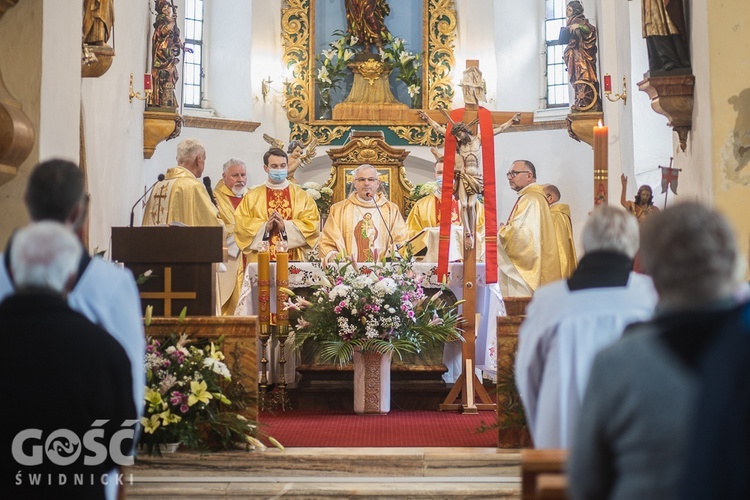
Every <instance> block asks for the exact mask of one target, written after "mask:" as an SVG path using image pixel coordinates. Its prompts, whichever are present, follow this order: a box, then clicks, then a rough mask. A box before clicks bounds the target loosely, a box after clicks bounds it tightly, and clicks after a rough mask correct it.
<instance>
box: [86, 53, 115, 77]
mask: <svg viewBox="0 0 750 500" xmlns="http://www.w3.org/2000/svg"><path fill="white" fill-rule="evenodd" d="M83 50H85V51H88V52H89V53H90V54H93V55H94V57H96V60H95V61H93V62H91V63H89V64H86V62H81V76H82V77H83V78H98V77H100V76H102V75H103V74H104V73H106V72H107V70H108V69H109V68H110V66H112V60H113V59H114V57H115V49H113V48H112V47H110V46H109V45H84V47H83ZM82 59H83V60H85V59H86V58H82Z"/></svg>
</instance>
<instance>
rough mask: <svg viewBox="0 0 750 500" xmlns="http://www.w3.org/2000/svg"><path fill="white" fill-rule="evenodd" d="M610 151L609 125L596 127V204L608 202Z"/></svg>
mask: <svg viewBox="0 0 750 500" xmlns="http://www.w3.org/2000/svg"><path fill="white" fill-rule="evenodd" d="M608 153H609V127H607V126H606V125H602V122H601V120H599V125H598V126H596V127H594V204H595V205H600V204H602V203H607V187H606V186H607V177H608V175H607V173H608V172H607V170H608V165H607V162H608Z"/></svg>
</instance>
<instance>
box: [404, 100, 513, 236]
mask: <svg viewBox="0 0 750 500" xmlns="http://www.w3.org/2000/svg"><path fill="white" fill-rule="evenodd" d="M440 111H441V112H442V113H443V114H444V115H445V117H446V118H447V119H448V121H450V122H451V124H452V127H451V134H452V135H453V136H454V137H455V138H456V146H457V148H456V159H455V167H454V168H455V170H454V171H453V177H454V179H453V195H454V196H455V197H456V199H457V200H458V201H459V202H460V204H461V224H462V225H463V227H464V247H465V248H467V249H469V248H474V231H475V229H476V223H477V208H476V204H477V201H478V200H479V195H481V194H484V179H483V178H482V167H481V162H480V158H481V155H482V152H481V146H482V136H481V134H480V133H479V131H477V133H476V134H473V133H472V128H473V127H474V125H476V124H477V122H478V121H479V119H475V120H474V121H472V122H471V123H468V124H466V123H463V122H458V123H455V122H454V121H453V120H452V119H451V117H450V115H449V114H448V113H446V111H445V110H443V109H441V110H440ZM419 116H420V117H421V118H422V120H424V121H426V122H427V123H428V124H429V125H430V126H431V127H432V128H433V129H434V130H435V131H437V132H439V133H441V134H443V135H445V132H446V127H445V126H443V125H440V124H439V123H437V122H436V121H435V120H433V119H432V118H430V116H429V115H428V114H427V113H425V112H424V111H422V110H420V111H419ZM520 121H521V114H520V113H516V114H515V115H513V117H512V118H511V119H510V120H508V121H507V122H505V123H503V124H502V125H499V126H497V127H495V128H493V129H492V134H493V135H497V134H499V133H501V132H505V131H506V130H507V129H508V128H509V127H510V126H511V125H514V124H517V123H519V122H520ZM433 154H434V153H433Z"/></svg>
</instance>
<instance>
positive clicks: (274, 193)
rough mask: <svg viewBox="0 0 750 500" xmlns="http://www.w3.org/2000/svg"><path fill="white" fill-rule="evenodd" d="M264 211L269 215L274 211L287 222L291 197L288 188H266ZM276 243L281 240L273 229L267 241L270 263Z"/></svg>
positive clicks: (290, 208)
mask: <svg viewBox="0 0 750 500" xmlns="http://www.w3.org/2000/svg"><path fill="white" fill-rule="evenodd" d="M266 210H268V214H269V215H270V214H271V212H273V211H274V210H275V211H277V212H279V214H280V215H281V217H283V218H284V220H289V219H290V218H291V217H292V197H291V195H290V193H289V187H288V186H287V187H286V188H284V189H271V188H269V187H268V186H266ZM278 241H282V238H281V235H280V234H279V232H278V231H277V230H276V229H274V230H273V231H272V232H271V238H270V239H269V240H268V243H269V245H270V249H269V253H270V255H271V260H272V261H275V260H276V243H277V242H278Z"/></svg>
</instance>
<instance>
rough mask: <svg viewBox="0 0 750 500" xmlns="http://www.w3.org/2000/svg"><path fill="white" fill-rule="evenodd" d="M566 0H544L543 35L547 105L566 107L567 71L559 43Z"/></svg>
mask: <svg viewBox="0 0 750 500" xmlns="http://www.w3.org/2000/svg"><path fill="white" fill-rule="evenodd" d="M567 2H568V0H545V4H546V5H545V7H546V8H545V20H544V37H545V46H546V59H547V60H546V69H547V71H546V80H547V107H548V108H559V107H567V106H568V105H569V101H570V90H569V89H568V72H567V70H566V69H565V62H564V61H563V51H564V50H565V45H563V44H561V43H560V42H559V41H558V39H559V37H560V28H562V27H563V26H565V23H566V19H567V17H566V15H565V9H566V7H567Z"/></svg>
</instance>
